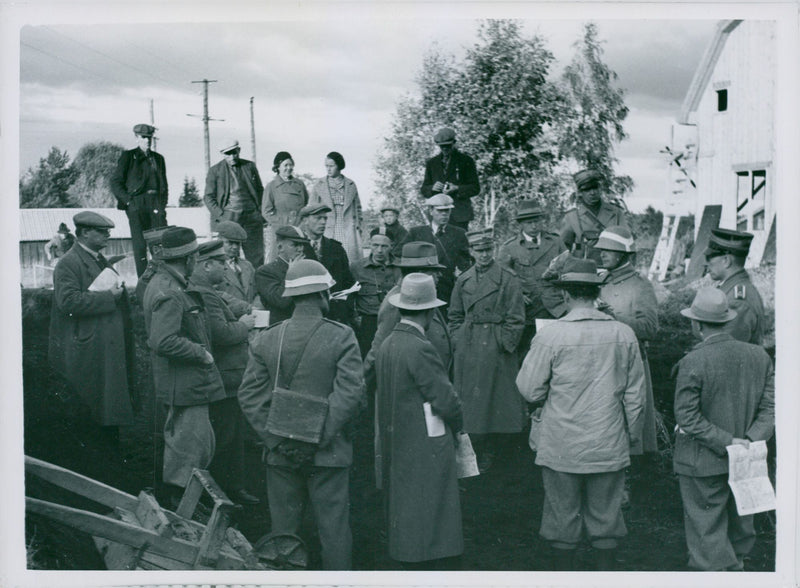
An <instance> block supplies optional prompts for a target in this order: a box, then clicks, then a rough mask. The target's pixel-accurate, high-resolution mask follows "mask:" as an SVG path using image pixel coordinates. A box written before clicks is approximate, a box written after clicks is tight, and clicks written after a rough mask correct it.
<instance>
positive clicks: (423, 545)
mask: <svg viewBox="0 0 800 588" xmlns="http://www.w3.org/2000/svg"><path fill="white" fill-rule="evenodd" d="M134 131H135V133H137V136H140V135H141V141H142V144H141V145H140V146H139V147H137V149H139V150H140V151H141V153H134V154H132V155H130V154H129V155H126V154H123V157H122V158H121V159H120V168H124V167H125V166H129V165H132V166H134V167H135V166H136V165H137V162H138V163H139V164H141V165H140V168H141V169H140V170H139V171H140V172H141V173H139V172H137V174H138V175H139V176H141V177H140V178H139V179H136V180H130V181H129V180H128V179H127V178H128V175H127V174H126V173H124V172H119V170H118V173H117V174H116V176H115V181H114V182H112V185H116V186H117V187H118V189H120V190H121V188H120V186H127V188H125V191H124V193H123V192H121V191H115V194H117V197H118V198H119V201H120V204H121V206H125V207H127V210H128V217H129V219H130V220H131V228H132V231H133V228H134V225H135V224H136V223H138V224H139V226H141V227H142V243H144V247H147V248H149V250H150V260H149V261H148V259H147V252H146V250H145V251H144V252H143V255H141V256H140V255H139V253H136V255H137V271H138V270H139V265H140V263H139V262H140V261H142V262H143V264H142V268H141V272H140V279H139V283H138V284H137V288H136V290H137V297H136V298H137V300H138V301H139V303H140V304H141V305H142V307H143V311H144V318H145V327H146V331H147V342H148V346H149V348H150V352H151V357H152V371H153V378H154V384H155V395H156V400H157V402H156V407H157V414H156V417H155V419H154V420H155V422H156V432H157V434H158V435H157V436H158V443H159V446H160V447H163V450H162V451H159V455H161V456H163V463H158V464H156V470H157V472H159V473H160V474H161V475H162V481H161V482H162V483H161V489H162V496H163V497H164V498H165V499H167V500H171V501H173V502H174V501H176V500H177V499H178V498H179V497H180V494H181V493H182V490H183V487H184V486H185V485H186V483H187V482H188V479H189V476H190V475H191V471H192V469H193V468H209V469H210V471H211V472H212V474H213V475H214V477H215V479H217V481H218V482H219V483H220V485H221V487H222V488H223V489H224V490H225V491H226V493H227V494H228V495H229V496H230V497H231V498H232V499H233V500H234V501H236V502H239V503H241V504H245V505H255V504H258V502H259V498H258V497H257V496H254V495H253V494H251V492H252V491H254V489H253V488H248V484H247V479H246V475H245V472H244V468H243V447H244V438H245V436H246V433H247V427H248V426H249V427H251V428H252V429H253V430H254V431H255V433H256V435H257V437H258V438H259V440H260V442H261V443H262V444H263V445H264V447H265V450H266V451H265V454H266V467H267V498H268V502H269V511H270V519H271V524H272V531H273V532H280V533H291V534H298V533H299V531H300V526H301V522H302V517H303V513H304V511H305V510H306V508H308V507H310V508H311V509H312V511H313V514H314V519H315V521H316V525H317V529H318V532H319V538H320V543H321V547H322V551H321V557H322V565H323V567H324V568H325V569H350V568H351V558H352V554H351V545H352V539H351V531H350V524H349V501H350V493H349V467H350V466H351V464H352V460H353V435H352V429H353V425H354V423H355V422H356V420H357V419H359V418H366V419H369V420H370V422H371V423H373V424H374V432H375V435H374V452H373V454H374V464H375V483H376V486H377V488H379V489H381V490H382V492H383V496H384V499H385V500H384V503H385V507H386V508H385V513H386V517H387V520H386V525H387V536H388V549H389V556H390V557H391V558H392V559H393V560H395V561H397V562H398V565H399V566H400V567H402V568H403V569H455V568H458V567H459V566H460V561H459V557H460V555H461V554H462V552H463V545H464V542H463V534H462V526H461V508H460V491H459V483H458V480H457V475H458V474H457V469H456V458H455V455H456V451H457V449H464V447H462V444H463V443H464V440H463V439H464V438H463V436H461V435H460V434H461V433H466V434H468V436H469V439H470V441H471V445H472V446H473V447H474V450H475V453H476V454H477V463H478V468H479V470H480V472H481V473H482V474H483V475H491V473H490V472H491V471H492V464H493V461H494V460H495V459H496V457H497V453H496V446H497V439H498V435H503V434H510V433H520V432H523V431H526V430H527V428H528V427H530V446H531V448H532V450H533V451H534V452H536V464H538V465H539V466H540V467H541V470H542V479H543V482H544V490H545V499H544V507H543V513H542V524H541V529H540V534H541V536H542V537H543V538H544V539H545V540H547V541H548V542H549V544H550V546H551V548H552V551H551V561H552V564H553V566H552V567H553V569H558V570H570V569H574V565H575V553H576V548H577V547H578V545H579V544H580V542H581V541H582V540H583V538H587V539H588V540H589V542H590V544H591V546H592V548H593V553H594V554H595V563H596V567H597V569H599V570H609V569H613V568H614V562H615V551H616V549H617V545H618V541H619V540H620V539H621V538H622V537H623V536H624V535H625V533H626V529H625V523H624V520H623V514H622V504H623V501H624V499H625V494H626V490H625V469H626V468H627V467H629V466H630V465H631V456H632V455H639V454H643V453H647V452H652V451H655V450H656V448H657V447H656V435H655V406H654V400H653V391H652V383H651V381H650V373H649V368H648V365H647V356H646V349H647V343H648V341H651V340H653V339H654V338H655V337H656V333H657V330H658V312H657V305H656V298H655V294H654V291H653V287H652V285H651V284H650V282H649V281H648V280H647V279H645V278H643V277H642V276H640V275H639V274H638V272H637V271H636V269H635V265H634V261H635V259H634V256H635V251H636V248H635V240H634V236H633V234H632V232H631V230H630V226H629V224H628V221H627V216H626V214H625V212H624V211H623V210H622V209H621V208H620V207H619V206H617V205H615V204H613V203H610V202H608V201H607V200H606V199H604V198H603V197H602V188H603V181H604V179H603V177H602V176H601V175H600V174H599V173H597V172H595V171H593V170H584V171H582V172H579V173H578V174H576V175H575V178H574V179H575V184H576V206H575V208H573V209H570V210H569V211H567V213H566V214H565V215H564V217H563V218H562V219H561V222H560V225H559V227H558V229H555V228H551V225H550V223H549V222H548V218H549V216H550V215H549V213H548V212H547V211H545V210H544V209H542V208H541V207H540V206H539V205H538V204H537V203H536V202H534V201H530V200H521V201H520V202H518V206H517V214H516V221H517V224H518V232H517V233H516V234H515V236H513V237H512V238H510V239H508V240H507V241H505V242H504V243H502V244H501V243H495V241H494V237H493V234H492V231H491V230H490V229H489V230H479V231H472V232H467V231H466V230H465V229H466V228H467V225H468V223H469V221H470V220H471V219H472V207H471V204H470V199H471V198H472V197H473V196H475V195H477V194H478V193H479V192H480V184H479V181H478V175H477V170H476V167H475V163H474V161H473V160H472V158H471V157H469V156H468V155H466V154H464V153H461V152H460V151H458V150H456V149H455V147H454V144H455V133H454V132H453V131H452V130H451V129H441V130H440V131H438V132H437V133H436V135H435V136H434V140H435V142H436V143H437V144H438V145H439V148H440V153H439V155H437V156H436V157H433V158H431V159H430V160H428V162H427V163H426V170H425V179H424V181H423V184H422V186H421V190H420V192H421V196H422V197H423V198H424V199H425V201H424V202H425V204H426V206H427V209H428V212H429V219H428V222H427V223H426V224H423V225H420V226H416V227H411V228H409V229H408V230H406V229H405V228H404V227H403V226H402V225H401V224H400V223H399V221H398V218H399V214H400V211H399V210H398V209H397V208H394V207H393V206H391V205H387V206H385V207H384V208H383V209H382V210H381V214H382V223H381V225H380V226H378V227H374V228H373V229H372V230H371V231H370V233H369V234H370V238H369V254H368V255H362V252H361V245H360V240H359V239H360V237H359V235H360V232H361V222H362V220H361V206H360V203H359V199H358V192H357V190H356V187H355V184H354V183H353V182H352V181H351V180H349V179H348V178H346V177H344V176H343V175H342V174H341V170H342V169H344V167H345V164H344V159H343V158H342V156H341V155H340V154H338V153H336V152H331V153H330V154H328V157H327V158H326V167H327V171H328V174H327V176H326V178H324V179H323V180H321V181H320V182H318V183H317V185H316V186H315V189H314V197H313V198H312V199H311V200H309V197H308V194H307V192H306V188H305V185H304V184H303V182H302V181H300V180H298V179H297V178H293V177H292V168H293V161H292V159H291V156H290V155H289V154H288V153H286V152H281V153H279V154H278V155H277V156H276V157H275V166H274V170H275V171H276V174H277V175H276V177H275V179H274V180H273V181H272V182H271V183H270V184H268V185H267V187H266V188H263V187H262V184H261V180H260V178H259V175H258V171H257V170H256V168H255V165H254V164H252V162H248V161H246V160H243V159H240V158H239V146H238V143H237V142H236V141H231V142H227V143H226V144H225V145H224V147H223V149H221V152H222V153H223V155H224V160H223V161H221V162H220V163H218V164H217V165H215V166H213V167H212V168H211V170H210V171H209V175H208V179H207V182H206V193H205V201H206V204H207V206H208V207H209V209H210V210H211V213H212V219H213V223H214V224H213V228H214V230H215V232H216V235H217V236H216V238H214V239H213V240H211V241H208V242H205V243H198V241H197V238H196V235H195V234H194V232H193V231H192V230H191V229H188V228H185V227H172V226H166V219H161V218H160V216H159V215H160V214H161V212H163V205H164V204H165V201H164V200H163V199H161V197H160V192H159V190H160V189H161V188H162V179H153V176H151V175H149V174H151V173H153V174H155V175H156V176H158V173H159V170H161V169H163V158H160V156H159V157H154V154H153V153H152V152H151V151H149V145H150V141H149V139H150V138H151V137H152V131H153V129H152V127H149V125H137V126H136V127H135V128H134ZM148 134H149V136H148ZM134 151H135V150H134ZM126 153H128V152H126ZM142 170H144V171H142ZM142 178H144V179H142ZM165 182H166V181H165V179H164V180H163V187H164V188H165V187H166V183H165ZM144 217H148V218H147V219H145V220H143V219H144ZM264 219H267V222H268V225H267V230H266V231H264V228H265V225H264ZM73 220H74V223H75V227H76V231H75V236H76V239H77V244H76V245H75V246H74V247H73V248H72V249H71V250H70V251H69V252H68V253H67V254H66V255H65V256H63V258H62V259H61V260H60V261H59V263H58V265H57V266H56V269H55V272H54V287H55V297H54V304H53V311H52V312H53V315H52V323H51V339H50V341H51V356H50V359H51V361H52V362H53V364H54V366H55V367H56V369H58V370H59V371H60V372H61V373H63V374H64V375H65V376H66V377H67V378H68V379H69V380H70V382H71V383H72V384H73V385H74V386H75V388H76V389H77V390H78V391H80V392H81V394H82V395H83V397H84V398H85V400H86V402H87V404H89V406H91V407H92V410H93V413H94V415H95V417H96V419H97V420H98V422H99V423H100V424H101V425H102V426H104V428H105V430H106V431H107V434H108V435H109V437H110V438H111V439H113V438H114V436H115V435H116V427H118V426H120V425H125V424H130V422H131V418H132V408H131V403H130V394H129V393H130V392H133V387H132V384H131V383H130V382H129V380H130V377H131V374H132V369H130V368H131V361H132V355H131V353H132V345H131V342H130V337H131V329H130V324H129V322H126V321H129V318H127V319H126V317H129V314H128V313H127V308H128V304H129V294H128V292H127V291H126V289H125V288H124V287H122V286H120V285H118V284H117V285H114V286H113V287H111V288H110V289H103V290H97V289H94V288H92V284H93V282H94V281H95V279H96V278H97V276H98V275H99V274H100V273H101V272H102V271H103V270H104V269H106V268H107V267H109V263H108V261H107V260H106V259H105V258H104V257H103V255H102V253H101V250H102V249H103V247H104V246H105V244H106V242H107V240H108V238H109V234H110V229H111V228H113V223H112V222H111V221H110V220H109V219H107V218H105V217H103V216H102V215H99V214H97V213H93V212H81V213H79V214H77V215H75V217H74V219H73ZM162 220H163V222H162ZM151 221H152V222H151ZM148 222H149V223H150V224H148ZM265 232H266V239H264V234H265ZM751 239H752V236H751V235H748V234H746V233H740V232H737V231H729V230H724V229H715V230H714V231H713V234H712V236H711V240H710V244H709V247H708V249H707V250H706V259H707V265H708V271H709V273H710V275H711V277H712V278H713V279H714V280H716V281H717V282H718V285H717V287H715V288H704V289H701V290H700V291H699V292H698V293H697V296H696V298H695V300H694V302H693V304H692V305H691V308H689V309H686V310H684V311H683V314H684V315H685V316H686V317H687V318H689V319H690V320H691V325H692V329H693V331H694V332H695V333H696V334H697V335H698V336H699V337H700V339H701V343H699V344H698V345H697V347H695V348H694V349H693V350H692V351H691V352H690V353H689V354H688V355H687V356H686V357H685V358H684V359H683V360H681V362H680V363H679V364H678V366H677V389H676V397H675V417H676V422H677V428H676V431H677V433H676V435H677V442H676V448H675V471H676V473H677V474H678V475H679V479H680V488H681V496H682V499H683V503H684V513H685V521H686V525H685V528H686V537H687V545H688V548H689V565H690V566H691V567H693V568H696V569H706V570H723V569H742V566H743V557H744V556H745V555H746V554H747V553H748V551H749V550H750V548H751V547H752V545H753V540H754V537H755V535H754V531H753V524H752V517H741V516H739V515H737V514H736V511H735V506H734V507H732V504H733V497H732V495H731V493H730V491H729V489H728V487H727V484H726V472H727V461H726V459H725V447H726V446H727V445H730V444H732V443H739V444H747V443H749V441H756V440H766V439H768V438H770V437H771V435H772V431H773V423H774V406H773V398H774V385H773V370H772V362H771V360H770V358H769V356H768V355H767V354H766V352H765V351H764V350H763V348H762V347H761V337H762V334H763V320H764V319H763V305H762V303H761V300H760V298H759V296H758V292H757V291H756V290H755V288H754V287H753V285H752V283H751V282H750V281H749V278H748V276H747V272H746V271H745V270H744V267H743V266H744V260H745V258H746V256H747V252H748V250H749V244H750V240H751ZM265 245H268V247H267V250H268V254H267V256H265ZM136 247H138V245H137V240H136V239H134V250H135V251H136ZM496 249H497V254H495V250H496ZM242 252H243V253H244V257H245V259H242V256H241V254H242ZM140 257H141V259H140ZM270 258H271V259H270ZM265 261H266V263H265ZM254 309H262V310H267V311H269V313H270V314H269V327H268V328H263V329H256V328H255V317H254V314H253V311H254ZM126 365H127V366H128V369H127V371H126V369H125V367H126ZM367 407H369V408H367Z"/></svg>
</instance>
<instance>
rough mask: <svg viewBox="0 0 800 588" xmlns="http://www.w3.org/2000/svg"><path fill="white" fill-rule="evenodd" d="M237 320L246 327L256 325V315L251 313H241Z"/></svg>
mask: <svg viewBox="0 0 800 588" xmlns="http://www.w3.org/2000/svg"><path fill="white" fill-rule="evenodd" d="M239 322H240V323H242V324H243V325H245V326H246V327H247V328H248V329H252V328H253V327H254V326H256V317H254V316H253V315H252V314H243V315H242V316H240V317H239Z"/></svg>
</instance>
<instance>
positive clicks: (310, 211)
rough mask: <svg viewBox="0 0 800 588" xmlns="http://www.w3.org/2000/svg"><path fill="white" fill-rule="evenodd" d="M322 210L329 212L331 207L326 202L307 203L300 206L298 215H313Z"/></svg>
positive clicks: (301, 216) (302, 216) (303, 216)
mask: <svg viewBox="0 0 800 588" xmlns="http://www.w3.org/2000/svg"><path fill="white" fill-rule="evenodd" d="M322 212H331V207H330V206H328V205H327V204H323V203H322V202H318V203H317V204H307V205H306V206H304V207H303V208H301V209H300V212H299V213H298V216H299V217H300V218H305V217H307V216H314V215H315V214H320V213H322Z"/></svg>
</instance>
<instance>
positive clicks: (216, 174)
mask: <svg viewBox="0 0 800 588" xmlns="http://www.w3.org/2000/svg"><path fill="white" fill-rule="evenodd" d="M238 167H239V177H241V182H242V183H243V184H244V186H243V189H242V193H244V194H247V195H248V196H250V198H252V201H253V207H254V208H255V209H256V210H257V211H258V213H259V214H261V201H262V198H263V194H264V186H263V184H262V183H261V176H259V175H258V169H257V168H256V164H255V163H253V162H252V161H249V160H247V159H240V160H239V163H238ZM230 197H231V169H230V165H229V164H228V162H227V161H225V160H222V161H220V162H218V163H216V164H214V165H212V166H211V168H209V170H208V175H207V176H206V188H205V192H204V193H203V201H204V202H205V204H206V208H208V210H209V212H210V213H211V219H212V220H222V215H223V212H224V211H225V209H226V208H227V207H228V202H229V201H230Z"/></svg>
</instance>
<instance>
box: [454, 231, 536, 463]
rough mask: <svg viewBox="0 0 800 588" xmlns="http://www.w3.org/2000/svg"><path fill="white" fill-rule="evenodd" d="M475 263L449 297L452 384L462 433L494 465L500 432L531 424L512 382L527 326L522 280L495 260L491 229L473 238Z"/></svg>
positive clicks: (483, 460) (484, 460)
mask: <svg viewBox="0 0 800 588" xmlns="http://www.w3.org/2000/svg"><path fill="white" fill-rule="evenodd" d="M469 241H470V252H471V253H472V255H473V257H474V258H475V265H473V266H472V267H471V268H470V269H468V270H467V271H466V272H464V273H463V274H461V275H460V276H458V280H457V281H456V287H455V289H454V290H453V296H452V298H451V299H450V311H449V313H448V314H449V323H448V327H449V329H450V336H451V337H452V339H453V346H454V348H455V358H454V359H455V363H454V370H453V371H454V375H455V377H454V385H455V389H456V392H458V395H459V397H460V398H461V402H462V403H463V405H464V431H465V432H467V433H469V435H470V439H471V440H472V444H473V446H474V447H475V452H476V454H477V456H478V468H479V469H480V470H482V471H483V472H485V471H486V470H488V469H489V467H491V464H492V460H493V458H494V454H495V450H496V447H495V445H496V443H495V442H496V439H495V438H494V437H495V434H496V433H519V432H520V431H522V429H523V428H524V427H525V423H526V422H527V413H526V410H525V403H524V402H523V400H522V397H521V396H520V395H519V392H518V391H517V386H516V384H515V382H514V379H515V378H516V376H517V370H518V367H519V361H518V357H517V355H516V351H517V345H519V338H520V336H521V335H522V330H523V329H524V328H525V304H524V301H523V298H522V289H521V287H520V283H519V280H518V279H517V277H516V276H514V275H513V274H512V273H511V272H510V271H509V270H508V269H506V268H505V267H503V266H501V265H500V264H499V263H497V262H496V261H495V260H494V241H493V238H492V230H491V229H488V230H483V231H473V232H471V233H470V234H469Z"/></svg>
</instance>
